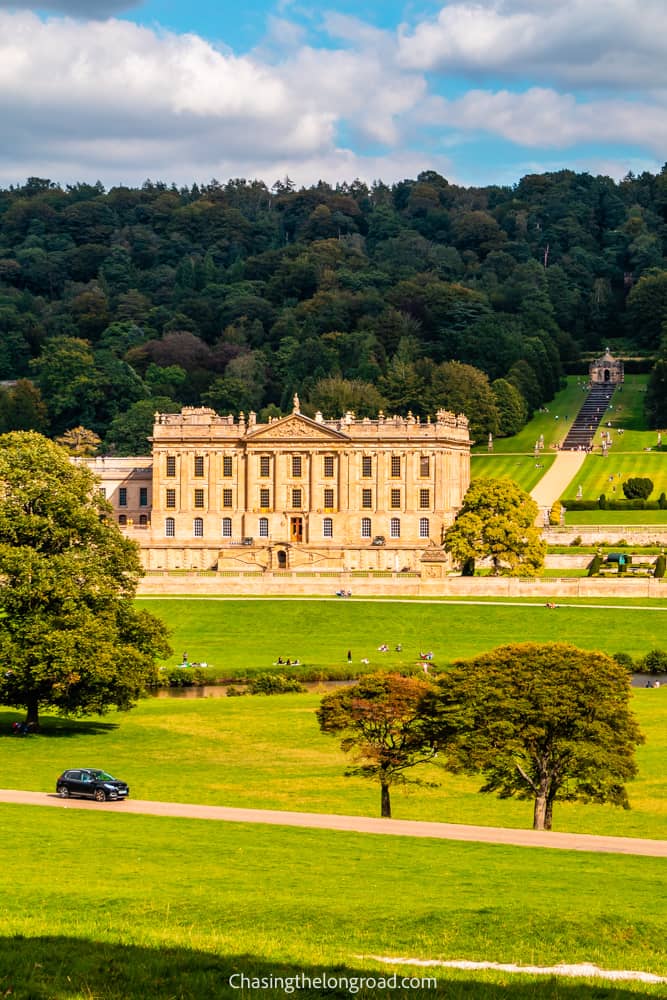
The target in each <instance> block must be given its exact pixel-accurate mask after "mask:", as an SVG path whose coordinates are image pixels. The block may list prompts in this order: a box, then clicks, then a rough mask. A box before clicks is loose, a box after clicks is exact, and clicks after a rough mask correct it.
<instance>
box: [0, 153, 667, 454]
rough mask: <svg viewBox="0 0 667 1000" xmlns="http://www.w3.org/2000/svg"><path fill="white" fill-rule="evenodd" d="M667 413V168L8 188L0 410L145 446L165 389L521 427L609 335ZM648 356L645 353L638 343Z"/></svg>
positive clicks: (246, 402)
mask: <svg viewBox="0 0 667 1000" xmlns="http://www.w3.org/2000/svg"><path fill="white" fill-rule="evenodd" d="M608 345H609V346H611V348H612V350H614V351H615V352H617V353H618V354H619V355H620V356H622V357H625V358H627V359H629V360H628V363H627V366H626V370H632V365H633V364H634V366H635V370H641V371H646V372H651V378H650V382H649V391H648V393H647V410H648V416H649V419H650V421H651V422H652V424H653V425H654V426H663V427H664V426H665V424H666V423H667V414H666V412H665V411H666V410H667V167H665V168H663V170H662V172H661V173H660V174H658V175H653V174H649V173H644V174H642V175H640V176H633V175H628V176H627V177H626V178H625V179H624V180H623V181H621V182H620V183H616V182H615V181H613V180H611V179H610V178H608V177H594V176H591V175H589V174H585V173H584V174H577V173H574V172H572V171H561V172H558V173H551V174H541V175H532V176H527V177H525V178H523V179H522V180H521V181H520V182H519V183H518V184H517V185H515V186H513V187H486V188H464V187H458V186H455V185H453V184H450V183H448V182H447V181H446V180H445V179H444V178H443V177H441V176H440V175H439V174H436V173H433V172H425V173H422V174H420V175H419V176H418V177H417V179H416V180H405V181H402V182H400V183H398V184H395V185H393V186H387V185H385V184H382V183H375V184H373V185H372V186H371V187H368V186H367V185H365V184H363V183H361V182H358V181H357V182H354V183H352V184H340V185H337V186H336V187H331V186H329V185H327V184H323V183H319V184H318V185H316V186H314V187H310V188H302V189H296V188H295V186H294V185H293V184H292V183H291V182H290V180H289V178H286V179H285V180H284V181H283V182H280V183H276V184H275V185H274V186H273V188H268V187H267V186H266V185H264V184H263V183H260V182H256V181H253V182H248V181H245V180H233V181H230V182H229V183H227V184H221V183H218V182H216V181H213V182H211V183H210V184H208V185H206V186H198V185H193V186H192V187H191V188H177V187H175V186H172V187H169V186H168V185H166V184H163V183H153V182H151V181H147V182H146V183H145V184H144V185H143V187H141V188H140V189H132V188H126V187H115V188H112V189H111V190H109V191H105V189H104V188H103V187H102V185H101V184H95V185H88V184H76V185H68V186H66V187H64V188H63V187H61V186H59V185H58V184H56V183H54V182H52V181H49V180H43V179H40V178H31V179H29V180H28V182H27V183H26V184H25V185H23V186H20V187H11V188H9V189H7V190H1V191H0V380H1V381H2V388H1V389H0V430H3V431H4V430H12V429H24V428H35V429H37V430H40V431H43V432H45V433H47V434H50V435H54V436H58V435H63V434H64V433H65V432H67V431H68V430H70V429H72V428H75V427H79V426H83V427H85V428H88V429H89V430H90V431H91V432H94V433H95V434H96V435H98V436H99V437H100V438H101V440H102V444H101V449H102V450H104V451H106V452H113V451H115V452H116V453H118V454H133V453H134V454H136V453H146V451H147V447H148V446H147V443H146V437H147V435H148V434H149V433H150V428H151V426H152V417H153V413H154V412H155V410H172V411H176V410H178V409H180V407H181V406H182V405H184V404H185V405H207V406H212V407H213V408H214V409H216V410H217V411H218V412H220V413H228V412H233V413H238V412H239V411H241V410H243V411H244V412H246V413H247V412H249V411H251V410H254V411H256V412H257V413H258V414H259V417H260V419H265V418H266V417H267V416H269V415H278V414H280V413H281V412H286V411H287V410H288V409H289V408H290V404H291V398H292V395H293V393H294V392H295V391H298V392H299V394H300V397H301V400H302V408H303V410H304V412H306V413H311V414H313V413H314V412H315V411H316V410H318V409H319V410H322V411H323V412H324V413H325V415H326V416H337V415H340V414H342V413H343V412H345V411H346V410H354V411H355V412H356V413H357V415H359V416H365V415H374V414H376V413H377V412H378V411H379V410H381V409H382V410H384V411H385V412H387V413H403V414H405V413H407V412H408V411H410V410H411V411H412V412H413V414H419V415H421V416H422V417H424V416H426V415H428V414H431V413H434V412H435V410H436V409H438V408H439V407H445V408H448V409H453V410H455V411H457V412H458V411H463V412H465V413H467V414H468V416H469V417H470V420H471V427H472V435H473V437H474V438H476V439H477V440H484V439H485V438H486V436H487V435H488V434H489V433H493V434H495V435H508V434H513V433H515V432H516V431H517V430H519V429H520V427H521V426H522V425H523V424H524V423H525V421H526V420H527V419H528V417H529V415H530V414H531V413H532V412H533V411H534V410H535V409H536V408H538V407H540V406H541V405H543V404H544V403H545V402H547V401H548V400H550V399H551V398H552V397H553V394H554V392H555V391H556V390H557V389H558V387H559V385H560V381H561V379H562V377H563V374H564V373H565V372H568V371H570V372H572V371H581V372H584V371H585V370H586V366H585V363H584V362H585V359H586V358H587V357H590V356H591V355H592V354H595V353H597V352H600V351H601V350H602V349H603V348H604V347H606V346H608ZM632 359H634V360H632Z"/></svg>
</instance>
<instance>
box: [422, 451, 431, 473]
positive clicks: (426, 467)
mask: <svg viewBox="0 0 667 1000" xmlns="http://www.w3.org/2000/svg"><path fill="white" fill-rule="evenodd" d="M419 475H420V476H421V477H422V479H425V478H428V477H429V476H430V475H431V459H430V457H429V456H428V455H420V456H419Z"/></svg>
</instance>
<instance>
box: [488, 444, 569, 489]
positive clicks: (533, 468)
mask: <svg viewBox="0 0 667 1000" xmlns="http://www.w3.org/2000/svg"><path fill="white" fill-rule="evenodd" d="M555 457H556V456H555V454H549V455H545V454H541V455H540V456H539V458H537V459H535V458H534V457H533V456H532V455H514V454H512V455H506V454H503V453H502V452H500V453H498V454H497V455H496V454H493V455H472V456H471V459H470V476H471V478H472V479H479V478H487V479H488V478H491V479H511V480H513V482H515V483H516V484H517V486H520V487H521V489H522V490H525V491H526V493H530V491H531V490H532V488H533V487H534V486H535V484H536V483H539V481H540V479H541V478H542V476H543V475H544V473H545V472H546V471H547V469H548V468H549V467H550V466H551V465H552V464H553V462H554V459H555Z"/></svg>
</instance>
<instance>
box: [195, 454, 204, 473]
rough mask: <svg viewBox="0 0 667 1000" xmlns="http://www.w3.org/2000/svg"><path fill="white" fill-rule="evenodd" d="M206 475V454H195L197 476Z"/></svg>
mask: <svg viewBox="0 0 667 1000" xmlns="http://www.w3.org/2000/svg"><path fill="white" fill-rule="evenodd" d="M203 475H204V456H203V455H195V476H197V477H198V478H201V477H202V476H203Z"/></svg>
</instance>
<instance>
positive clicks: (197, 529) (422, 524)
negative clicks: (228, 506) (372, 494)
mask: <svg viewBox="0 0 667 1000" xmlns="http://www.w3.org/2000/svg"><path fill="white" fill-rule="evenodd" d="M122 516H123V515H121V517H122ZM143 516H145V515H142V517H143ZM121 523H125V522H124V521H121ZM140 523H141V522H140ZM430 529H431V525H430V521H429V519H428V517H421V518H420V519H419V537H420V538H429V537H430ZM164 533H165V536H166V537H167V538H175V537H176V520H175V518H173V517H167V518H165V522H164ZM221 533H222V537H223V538H231V537H232V519H231V517H223V519H222V532H221ZM192 534H193V536H194V537H195V538H203V537H204V519H203V518H201V517H195V518H194V520H193V522H192ZM257 534H258V536H259V537H260V538H269V537H270V535H269V519H268V517H260V518H258V521H257ZM333 537H334V522H333V518H332V517H323V518H322V538H333ZM361 537H362V538H373V522H372V520H371V518H370V517H362V519H361ZM389 537H390V538H400V537H401V519H400V517H392V518H391V519H390V521H389Z"/></svg>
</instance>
